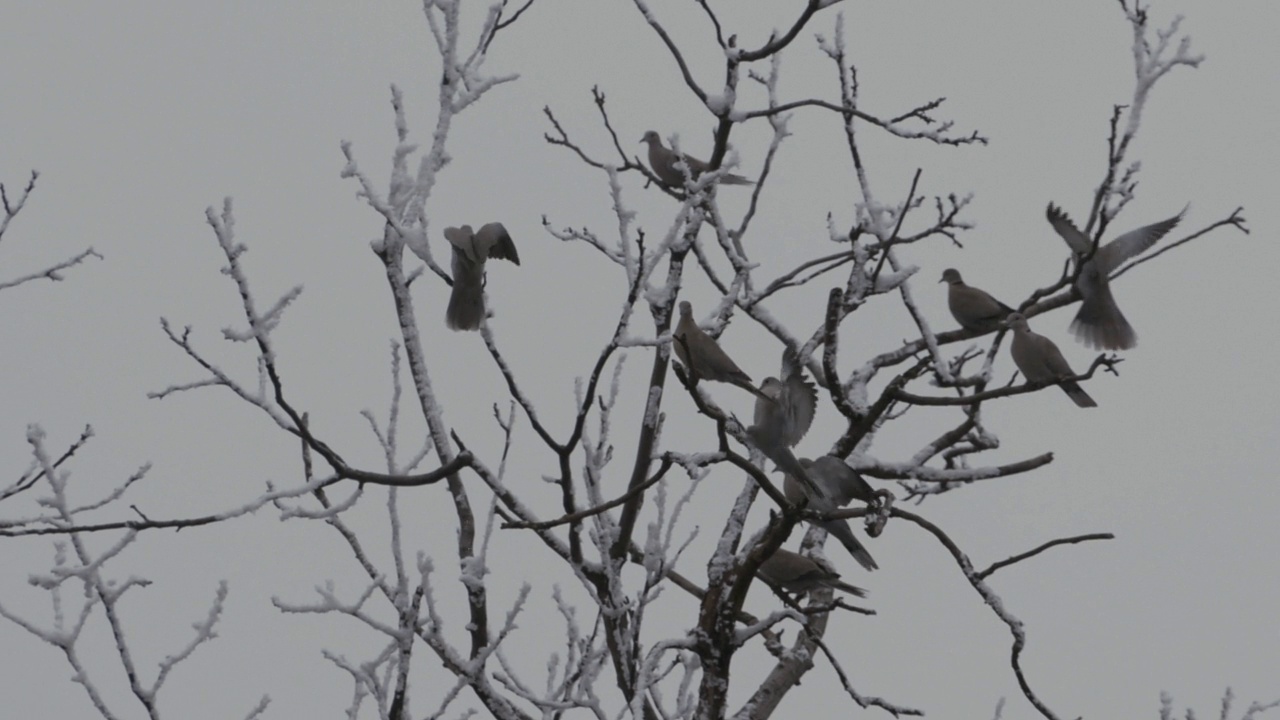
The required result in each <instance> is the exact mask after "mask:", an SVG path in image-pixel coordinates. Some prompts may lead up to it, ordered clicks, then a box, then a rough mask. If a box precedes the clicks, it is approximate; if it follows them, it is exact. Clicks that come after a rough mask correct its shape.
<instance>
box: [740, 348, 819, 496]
mask: <svg viewBox="0 0 1280 720" xmlns="http://www.w3.org/2000/svg"><path fill="white" fill-rule="evenodd" d="M783 362H784V367H788V369H789V374H788V375H787V379H786V381H782V380H779V379H778V378H775V377H767V378H765V379H764V382H762V383H760V394H759V397H758V398H757V399H756V407H755V423H754V424H753V425H751V427H749V428H747V437H749V438H751V442H752V443H753V444H755V446H756V447H757V448H759V449H760V452H762V453H764V455H765V457H767V458H769V459H770V460H772V461H773V463H774V464H775V465H777V466H778V469H779V470H781V471H782V472H783V473H785V474H786V476H787V477H796V478H798V479H799V481H800V482H802V483H805V484H807V485H809V486H810V487H813V488H814V489H815V490H816V491H817V493H818V494H821V492H822V491H821V490H818V489H817V486H816V485H814V483H813V481H812V480H810V479H809V475H808V473H807V472H805V469H804V467H803V466H802V465H801V464H800V461H799V459H797V458H796V456H795V453H793V452H791V448H793V447H795V445H796V443H798V442H800V439H801V438H803V437H804V435H805V433H807V432H809V426H810V425H812V424H813V415H814V412H815V410H816V409H817V406H818V390H817V388H815V387H814V386H813V384H812V383H810V382H809V381H808V380H805V378H804V373H803V371H802V370H801V369H800V366H799V365H798V364H795V363H788V362H787V359H786V356H785V355H784V361H783Z"/></svg>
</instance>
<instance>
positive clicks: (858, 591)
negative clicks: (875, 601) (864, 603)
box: [827, 580, 867, 598]
mask: <svg viewBox="0 0 1280 720" xmlns="http://www.w3.org/2000/svg"><path fill="white" fill-rule="evenodd" d="M827 585H828V586H830V587H831V588H833V589H835V590H843V591H844V592H847V593H849V594H850V595H853V596H854V597H860V598H864V597H866V596H867V591H866V590H863V589H862V588H860V587H854V586H853V585H850V584H849V583H847V582H842V581H840V580H831V581H830V582H828V583H827Z"/></svg>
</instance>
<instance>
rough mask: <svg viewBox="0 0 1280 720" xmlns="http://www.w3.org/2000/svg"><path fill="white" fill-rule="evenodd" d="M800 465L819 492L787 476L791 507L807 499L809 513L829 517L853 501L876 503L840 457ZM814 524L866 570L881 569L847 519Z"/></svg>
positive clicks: (784, 482) (802, 461)
mask: <svg viewBox="0 0 1280 720" xmlns="http://www.w3.org/2000/svg"><path fill="white" fill-rule="evenodd" d="M799 465H800V467H801V468H803V469H804V470H805V472H806V473H807V476H808V478H809V480H810V482H812V483H813V484H814V486H816V487H817V488H818V490H819V492H816V493H815V492H808V491H807V488H806V487H805V485H804V484H803V483H802V482H798V481H797V477H796V476H795V475H794V474H793V473H791V472H788V473H787V476H786V477H785V478H783V480H782V492H783V494H785V495H786V496H787V500H788V501H789V502H791V503H798V502H799V501H800V499H801V498H803V497H808V498H809V505H808V507H809V509H810V510H813V511H814V512H818V513H823V514H826V513H831V512H835V511H836V509H837V508H840V507H844V506H845V505H848V504H849V502H850V501H852V500H853V499H854V498H857V499H859V500H862V501H863V502H866V503H872V502H874V501H875V491H874V490H872V489H871V486H870V485H868V484H867V481H866V480H864V479H863V478H862V476H861V475H859V474H858V473H856V472H854V470H853V468H851V467H849V466H848V465H846V464H845V462H844V461H843V460H841V459H840V458H838V457H835V456H832V455H824V456H822V457H820V458H818V459H817V460H810V459H808V458H800V460H799ZM784 470H785V468H784ZM814 524H815V525H817V526H818V527H820V528H822V529H823V530H826V531H827V534H828V535H831V536H833V537H835V539H837V540H839V541H840V544H841V545H844V549H845V550H848V551H849V554H850V555H852V556H853V559H854V560H857V561H858V564H859V565H861V566H862V567H864V568H866V569H867V570H877V569H879V567H880V566H879V565H877V564H876V561H875V558H873V557H871V553H870V552H869V551H868V550H867V548H866V547H865V546H863V544H862V543H861V542H859V541H858V538H857V536H856V535H854V534H853V528H852V527H850V526H849V521H848V520H846V519H844V518H836V519H832V520H818V521H815V522H814Z"/></svg>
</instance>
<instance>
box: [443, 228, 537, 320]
mask: <svg viewBox="0 0 1280 720" xmlns="http://www.w3.org/2000/svg"><path fill="white" fill-rule="evenodd" d="M444 236H445V238H446V239H447V240H448V241H449V244H450V245H452V246H453V292H452V293H450V295H449V307H448V309H446V310H445V313H444V321H445V324H446V325H448V326H449V329H450V330H477V329H479V327H480V321H481V320H483V319H484V316H485V309H484V263H485V261H486V260H488V259H489V258H498V259H499V260H510V261H511V262H513V263H515V264H516V265H519V264H520V256H519V255H517V254H516V246H515V243H513V242H511V236H510V235H509V234H507V229H506V228H504V227H502V223H496V222H495V223H489V224H488V225H485V226H484V227H482V228H480V232H475V233H473V232H472V231H471V226H470V225H463V226H462V227H460V228H456V227H449V228H445V229H444Z"/></svg>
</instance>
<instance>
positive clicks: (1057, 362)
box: [1008, 313, 1098, 408]
mask: <svg viewBox="0 0 1280 720" xmlns="http://www.w3.org/2000/svg"><path fill="white" fill-rule="evenodd" d="M1008 323H1009V327H1010V328H1011V329H1012V330H1013V342H1012V343H1011V344H1010V346H1009V354H1010V355H1012V356H1013V363H1014V364H1015V365H1017V366H1018V369H1019V370H1021V371H1022V374H1023V375H1025V376H1026V378H1027V381H1028V382H1033V383H1038V382H1046V383H1047V382H1056V383H1057V384H1058V386H1059V387H1061V388H1062V391H1063V392H1065V393H1066V394H1067V397H1069V398H1071V399H1072V401H1074V402H1075V404H1076V405H1078V406H1080V407H1082V408H1084V407H1097V406H1098V403H1096V402H1094V401H1093V398H1091V397H1089V394H1088V393H1086V392H1085V391H1084V388H1082V387H1080V384H1079V383H1077V382H1076V381H1074V380H1063V379H1062V378H1069V377H1071V376H1072V375H1075V373H1074V372H1072V371H1071V367H1070V366H1069V365H1067V360H1066V358H1064V357H1062V351H1061V350H1059V349H1058V346H1057V345H1054V344H1053V341H1052V340H1050V339H1049V338H1047V337H1045V336H1043V335H1037V334H1036V333H1033V332H1031V328H1030V327H1028V326H1027V319H1026V318H1025V317H1023V316H1022V314H1021V313H1014V314H1012V315H1010V316H1009V320H1008Z"/></svg>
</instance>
